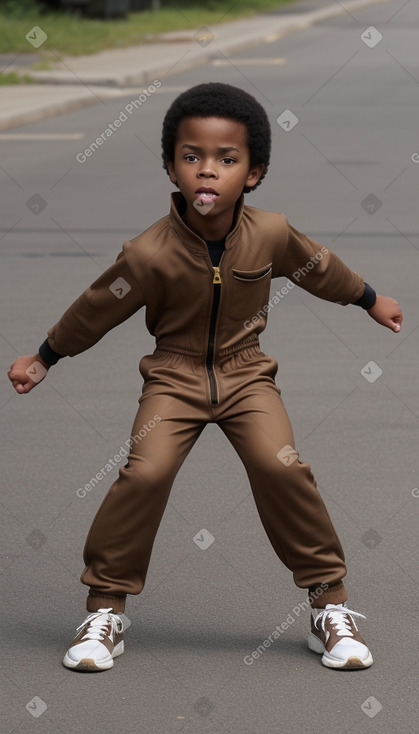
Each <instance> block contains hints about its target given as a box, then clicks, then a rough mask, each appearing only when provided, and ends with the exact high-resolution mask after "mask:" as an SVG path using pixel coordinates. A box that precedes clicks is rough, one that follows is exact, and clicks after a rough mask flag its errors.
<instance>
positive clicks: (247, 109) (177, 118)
mask: <svg viewBox="0 0 419 734" xmlns="http://www.w3.org/2000/svg"><path fill="white" fill-rule="evenodd" d="M185 117H222V118H225V119H229V120H236V121H237V122H241V123H243V124H244V125H245V127H246V130H247V145H248V148H249V153H250V166H251V167H253V166H257V165H259V164H260V163H263V165H264V171H263V173H262V175H261V177H260V179H259V181H258V182H257V183H256V184H255V185H254V186H251V187H248V186H245V187H244V189H243V192H244V193H248V192H249V191H253V190H254V189H255V188H256V187H257V186H259V184H260V183H261V181H262V179H263V178H264V177H265V174H266V171H267V170H268V166H269V157H270V152H271V128H270V125H269V120H268V116H267V114H266V112H265V110H264V109H263V107H262V105H261V104H259V102H258V101H257V100H256V99H255V98H254V97H252V95H251V94H248V92H245V91H244V90H243V89H239V88H238V87H233V86H231V85H230V84H222V83H221V82H209V83H208V84H198V85H197V86H195V87H191V88H190V89H187V90H186V91H185V92H182V94H180V95H179V96H178V97H176V99H175V100H174V101H173V102H172V104H171V106H170V107H169V109H168V110H167V112H166V115H165V118H164V121H163V132H162V139H161V143H162V158H163V168H164V169H165V170H166V171H167V173H169V171H168V168H167V161H171V162H172V161H173V160H174V155H175V141H176V133H177V129H178V126H179V123H180V122H181V121H182V120H183V119H184V118H185Z"/></svg>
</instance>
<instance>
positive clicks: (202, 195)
mask: <svg viewBox="0 0 419 734" xmlns="http://www.w3.org/2000/svg"><path fill="white" fill-rule="evenodd" d="M195 196H196V198H197V200H199V201H201V202H202V204H209V203H213V202H214V201H215V199H216V198H217V196H219V194H218V192H217V191H215V190H214V189H211V188H207V187H206V186H201V188H199V189H197V190H196V191H195Z"/></svg>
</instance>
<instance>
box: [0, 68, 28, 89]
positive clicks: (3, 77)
mask: <svg viewBox="0 0 419 734" xmlns="http://www.w3.org/2000/svg"><path fill="white" fill-rule="evenodd" d="M33 82H34V80H33V78H32V77H31V76H29V75H28V74H16V73H15V72H14V71H11V72H9V73H8V74H2V73H1V72H0V86H1V85H2V84H6V85H10V84H33Z"/></svg>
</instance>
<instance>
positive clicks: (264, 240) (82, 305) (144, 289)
mask: <svg viewBox="0 0 419 734" xmlns="http://www.w3.org/2000/svg"><path fill="white" fill-rule="evenodd" d="M181 202H182V195H181V194H180V193H178V192H176V193H174V194H172V203H171V210H170V214H169V215H167V216H165V217H163V219H160V220H159V221H158V222H156V223H155V224H153V225H152V226H151V227H150V228H149V229H148V230H146V231H145V232H144V233H143V234H141V235H139V236H138V237H135V238H134V239H133V240H131V241H130V242H125V243H124V245H123V250H122V252H121V253H120V255H119V256H118V258H117V260H116V262H115V263H114V264H113V265H112V266H111V267H110V268H108V270H106V272H105V273H103V275H101V276H100V277H99V278H98V279H97V280H96V281H95V282H94V283H93V284H92V285H91V286H90V287H89V288H88V289H87V290H86V291H85V292H84V293H83V294H82V295H81V296H80V297H79V298H78V299H77V300H76V301H75V302H74V303H73V304H72V305H71V306H70V308H68V309H67V311H66V312H65V313H64V315H63V316H62V317H61V319H60V320H59V321H58V323H57V324H55V326H53V327H52V329H50V331H49V332H48V341H49V344H50V346H51V347H52V349H54V350H55V351H56V352H58V353H59V354H62V355H64V356H74V355H76V354H79V353H80V352H83V351H84V350H85V349H88V348H89V347H91V346H92V345H93V344H96V342H98V341H99V339H101V338H102V337H103V336H104V334H106V333H107V332H108V331H109V330H110V329H112V328H113V327H115V326H117V324H120V323H121V322H123V321H125V319H127V318H128V317H129V316H132V314H134V313H135V312H136V311H138V309H140V308H141V307H142V306H146V323H147V327H148V330H149V331H150V333H151V334H152V335H153V336H155V338H156V343H157V345H158V346H159V347H161V348H165V349H169V350H171V351H174V352H179V353H182V354H187V355H195V356H197V357H201V356H202V357H203V358H204V359H207V360H208V350H209V348H210V347H209V338H212V341H213V345H212V347H213V348H212V351H213V355H212V357H213V360H214V359H216V358H217V354H219V353H220V352H221V353H225V350H228V351H230V350H231V351H235V349H236V348H240V345H241V344H243V342H244V343H249V342H252V341H255V339H256V338H257V335H258V334H260V333H261V332H262V331H263V330H264V328H265V325H266V319H267V314H268V312H269V310H270V309H271V307H272V306H273V304H274V303H275V300H274V301H273V300H272V299H271V301H270V284H271V279H272V278H279V277H281V276H282V277H285V278H288V282H287V285H286V286H282V287H283V289H285V290H283V293H286V292H288V290H290V289H291V288H293V287H294V285H300V286H301V287H302V288H304V289H305V290H307V291H309V292H310V293H312V294H314V295H316V296H319V297H320V298H324V299H326V300H328V301H334V302H335V303H341V304H343V305H346V304H349V303H354V302H355V301H357V300H358V299H359V298H360V297H361V296H362V294H363V292H364V283H363V279H362V277H361V276H360V275H358V274H356V273H354V272H353V271H352V270H350V269H349V268H348V267H347V266H346V265H344V263H343V262H342V261H341V260H340V259H339V258H338V257H337V255H335V254H334V253H332V252H331V251H330V250H328V249H327V248H326V247H324V246H322V245H320V244H318V243H316V242H314V240H312V239H310V238H309V237H307V236H306V235H304V234H301V233H300V232H298V231H297V230H296V229H294V228H293V227H292V226H291V225H290V224H289V223H288V221H287V219H286V217H285V216H284V215H283V214H281V213H276V212H267V211H263V210H261V209H256V208H255V207H250V206H245V205H244V200H243V197H241V199H240V200H239V202H238V204H237V208H236V219H235V226H234V228H233V229H232V231H231V232H230V233H229V234H228V235H227V238H226V249H225V252H224V253H223V256H222V259H221V262H220V268H219V271H218V270H214V268H213V266H212V264H211V260H210V257H209V254H208V249H207V246H206V244H205V242H204V241H203V240H202V239H201V238H200V237H199V236H198V235H197V234H195V233H194V232H192V231H191V230H190V229H189V228H188V227H187V226H186V225H185V223H184V222H183V220H182V218H181V216H180V214H179V211H178V208H179V206H180V204H181ZM220 281H221V283H220ZM280 286H281V284H279V288H280ZM278 293H281V291H280V290H279V291H278ZM276 298H277V299H278V298H279V296H277V297H276ZM276 302H277V301H276ZM215 304H216V308H215ZM211 332H213V333H212V336H211Z"/></svg>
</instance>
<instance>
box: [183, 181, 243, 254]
mask: <svg viewBox="0 0 419 734" xmlns="http://www.w3.org/2000/svg"><path fill="white" fill-rule="evenodd" d="M170 199H171V205H170V214H169V223H170V226H171V227H172V229H173V230H174V231H175V232H176V234H177V235H178V237H179V239H180V240H181V241H182V242H183V243H184V244H185V245H186V247H188V248H192V249H193V248H196V247H199V248H202V245H205V240H203V239H202V237H200V236H199V235H198V234H196V233H195V232H193V231H192V230H191V229H189V227H188V226H187V225H186V224H185V222H184V221H183V219H182V217H181V215H180V214H179V211H181V212H182V210H183V205H184V203H185V200H184V198H183V196H182V194H181V193H180V191H174V192H173V193H172V194H171V196H170ZM243 211H244V196H243V194H242V195H241V197H240V199H238V201H237V203H236V212H235V225H234V227H233V229H232V230H231V232H229V233H228V235H227V237H226V243H225V246H226V250H228V249H229V248H230V247H232V246H233V245H234V243H235V242H236V240H237V238H238V236H239V230H240V224H241V220H242V217H243Z"/></svg>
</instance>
